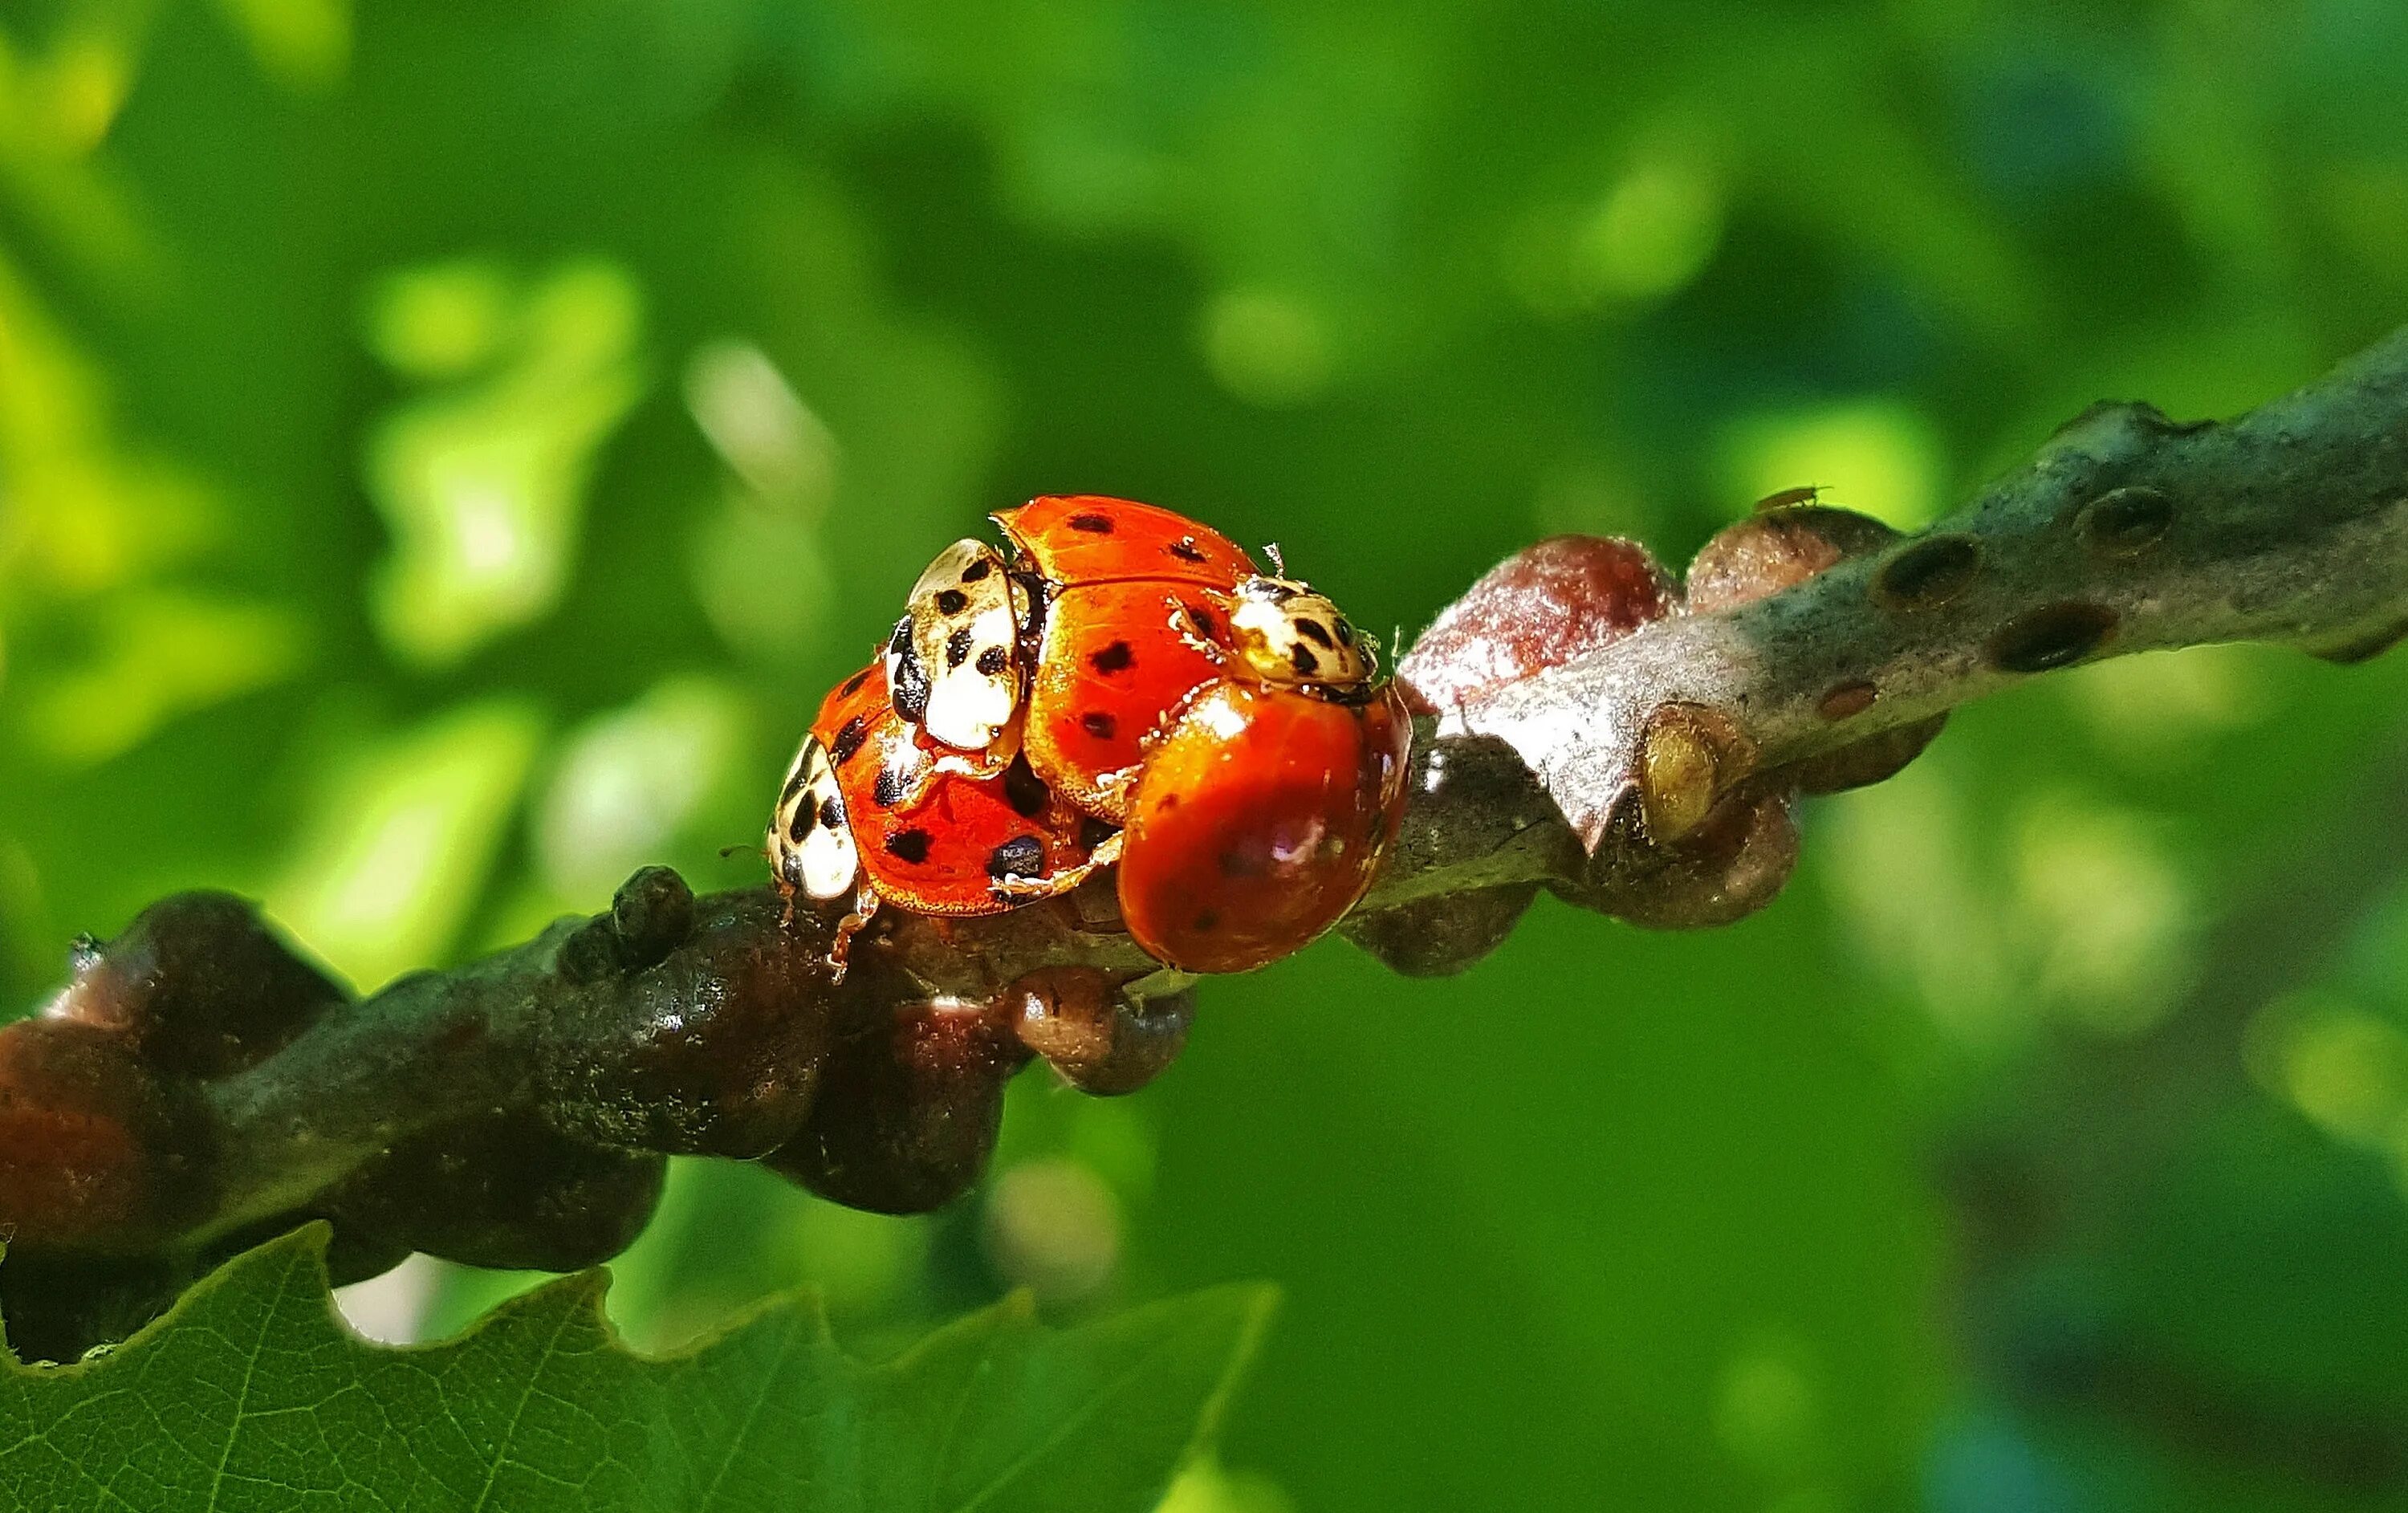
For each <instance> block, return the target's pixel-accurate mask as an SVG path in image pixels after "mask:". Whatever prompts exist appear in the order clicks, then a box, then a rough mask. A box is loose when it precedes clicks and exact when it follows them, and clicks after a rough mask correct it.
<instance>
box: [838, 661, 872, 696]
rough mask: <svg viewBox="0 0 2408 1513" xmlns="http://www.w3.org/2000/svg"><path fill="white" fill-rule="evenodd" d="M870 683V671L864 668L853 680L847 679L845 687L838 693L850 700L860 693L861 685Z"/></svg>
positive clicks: (854, 675)
mask: <svg viewBox="0 0 2408 1513" xmlns="http://www.w3.org/2000/svg"><path fill="white" fill-rule="evenodd" d="M868 681H869V669H868V668H867V667H864V668H863V669H861V671H859V672H857V673H855V674H853V676H852V677H851V678H846V679H845V680H844V687H842V688H840V689H839V690H838V691H837V692H838V693H839V695H841V696H842V697H844V698H848V699H849V698H851V697H853V695H854V694H856V693H858V692H861V685H862V684H864V683H867V682H868Z"/></svg>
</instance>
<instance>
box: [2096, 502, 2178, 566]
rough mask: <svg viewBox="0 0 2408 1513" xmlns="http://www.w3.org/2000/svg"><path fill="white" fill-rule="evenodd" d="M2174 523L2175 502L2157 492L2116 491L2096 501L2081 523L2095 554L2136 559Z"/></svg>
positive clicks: (2155, 543) (2153, 544) (2154, 543)
mask: <svg viewBox="0 0 2408 1513" xmlns="http://www.w3.org/2000/svg"><path fill="white" fill-rule="evenodd" d="M2173 522H2174V502H2173V500H2172V499H2171V498H2169V497H2168V496H2167V495H2165V494H2164V493H2162V492H2158V491H2157V490H2156V489H2149V488H2140V487H2134V488H2128V489H2113V490H2110V491H2108V492H2105V493H2102V494H2100V496H2099V497H2098V498H2096V499H2094V500H2092V501H2091V502H2090V504H2089V505H2088V507H2085V509H2084V510H2083V511H2082V516H2081V520H2080V521H2079V524H2080V528H2081V531H2082V534H2083V536H2084V538H2085V540H2087V541H2088V542H2089V543H2090V548H2091V550H2094V551H2098V552H2101V553H2103V554H2105V555H2107V556H2110V557H2136V556H2138V555H2140V554H2141V553H2142V552H2143V551H2146V550H2149V549H2150V548H2151V547H2154V546H2156V545H2157V540H2158V538H2159V537H2160V536H2163V535H2165V534H2166V531H2167V528H2168V527H2170V526H2171V525H2172V524H2173Z"/></svg>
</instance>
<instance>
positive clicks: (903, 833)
mask: <svg viewBox="0 0 2408 1513" xmlns="http://www.w3.org/2000/svg"><path fill="white" fill-rule="evenodd" d="M886 854H887V855H889V856H891V857H893V858H895V859H896V861H898V862H909V863H910V864H912V865H914V866H917V865H918V864H921V863H923V862H925V861H926V860H928V833H927V832H926V831H925V830H898V831H896V833H895V834H893V835H889V836H887V837H886Z"/></svg>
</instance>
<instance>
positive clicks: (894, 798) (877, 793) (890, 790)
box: [869, 767, 911, 809]
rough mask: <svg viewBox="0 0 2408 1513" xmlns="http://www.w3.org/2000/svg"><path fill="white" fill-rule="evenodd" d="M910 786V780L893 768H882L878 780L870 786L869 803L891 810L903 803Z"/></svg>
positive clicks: (879, 770)
mask: <svg viewBox="0 0 2408 1513" xmlns="http://www.w3.org/2000/svg"><path fill="white" fill-rule="evenodd" d="M910 786H911V784H910V779H908V778H905V777H904V776H903V774H901V773H899V772H897V771H896V770H895V769H894V768H893V767H881V768H879V769H878V780H877V781H876V782H874V783H871V784H870V785H869V802H871V803H872V804H875V805H877V806H879V807H880V808H882V809H891V808H893V807H895V806H896V805H897V804H900V803H902V802H903V793H904V791H905V790H906V789H908V788H910Z"/></svg>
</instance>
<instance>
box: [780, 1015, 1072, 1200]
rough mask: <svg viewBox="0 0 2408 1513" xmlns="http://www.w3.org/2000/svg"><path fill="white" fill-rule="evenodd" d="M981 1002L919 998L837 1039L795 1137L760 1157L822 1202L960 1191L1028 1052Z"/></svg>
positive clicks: (944, 1195) (970, 1180)
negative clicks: (922, 1001) (887, 1019)
mask: <svg viewBox="0 0 2408 1513" xmlns="http://www.w3.org/2000/svg"><path fill="white" fill-rule="evenodd" d="M996 1018H997V1016H996V1014H995V1013H994V1012H993V1011H992V1009H991V1006H988V1005H984V1004H955V1003H950V1002H948V1003H939V1004H924V1005H921V1006H917V1007H914V1008H907V1009H904V1010H902V1011H900V1012H899V1013H898V1014H897V1015H896V1018H895V1019H894V1020H893V1021H891V1022H889V1023H882V1024H879V1025H877V1026H875V1027H871V1028H866V1029H865V1030H863V1031H862V1032H861V1033H858V1034H855V1035H851V1036H849V1037H847V1038H844V1039H841V1040H839V1042H838V1044H837V1046H836V1048H835V1050H834V1052H833V1053H832V1054H831V1055H830V1057H829V1059H828V1065H827V1073H826V1076H825V1077H824V1078H823V1079H822V1081H821V1084H820V1093H819V1097H818V1098H817V1099H816V1100H815V1101H814V1102H813V1104H812V1106H811V1111H810V1118H808V1119H807V1120H804V1123H803V1130H802V1133H801V1135H798V1136H796V1138H795V1139H794V1140H793V1141H791V1142H790V1143H788V1144H787V1145H785V1146H784V1147H782V1148H781V1149H779V1150H777V1151H776V1152H775V1153H773V1154H772V1155H770V1156H769V1157H768V1158H767V1163H766V1164H767V1165H768V1166H770V1167H771V1168H772V1169H774V1170H776V1171H779V1172H782V1173H783V1174H785V1175H786V1176H788V1177H791V1178H794V1179H795V1180H796V1181H797V1182H800V1183H802V1184H803V1185H804V1186H805V1187H807V1188H810V1190H811V1191H812V1192H816V1193H818V1194H819V1195H820V1196H821V1197H824V1198H827V1199H830V1200H832V1201H834V1202H837V1203H841V1204H844V1205H846V1206H848V1207H853V1208H867V1209H869V1210H870V1211H872V1212H874V1213H883V1214H916V1213H925V1212H926V1211H928V1210H929V1209H931V1208H939V1207H942V1206H944V1205H946V1204H948V1203H950V1202H952V1201H953V1199H955V1198H957V1197H959V1196H961V1195H962V1194H963V1193H964V1192H968V1191H969V1189H970V1187H971V1185H972V1184H974V1183H975V1182H977V1180H978V1178H979V1174H980V1173H981V1172H982V1171H984V1170H985V1169H986V1162H987V1157H988V1156H989V1155H990V1154H992V1153H993V1152H994V1149H995V1139H996V1133H997V1132H998V1131H999V1130H1000V1129H1001V1128H1002V1124H1003V1089H1004V1084H1005V1083H1007V1082H1009V1081H1010V1080H1011V1074H1012V1073H1013V1072H1014V1071H1016V1070H1018V1069H1019V1067H1020V1066H1021V1065H1022V1063H1025V1061H1026V1060H1027V1058H1028V1052H1027V1050H1026V1049H1024V1048H1023V1047H1022V1046H1021V1045H1020V1043H1019V1042H1018V1041H1017V1040H1015V1039H1014V1038H1013V1037H1012V1035H1011V1031H1010V1030H1008V1029H1004V1028H1002V1027H1000V1026H998V1025H997V1024H996Z"/></svg>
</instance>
